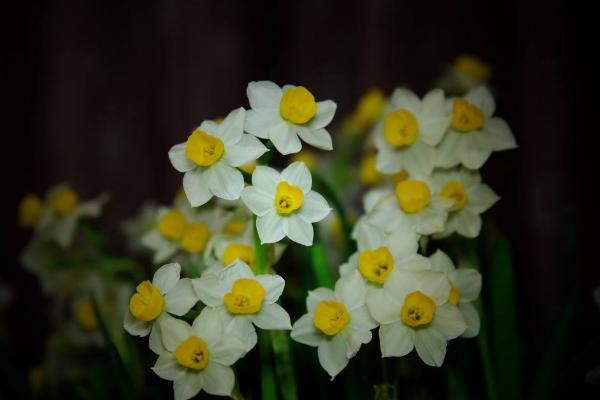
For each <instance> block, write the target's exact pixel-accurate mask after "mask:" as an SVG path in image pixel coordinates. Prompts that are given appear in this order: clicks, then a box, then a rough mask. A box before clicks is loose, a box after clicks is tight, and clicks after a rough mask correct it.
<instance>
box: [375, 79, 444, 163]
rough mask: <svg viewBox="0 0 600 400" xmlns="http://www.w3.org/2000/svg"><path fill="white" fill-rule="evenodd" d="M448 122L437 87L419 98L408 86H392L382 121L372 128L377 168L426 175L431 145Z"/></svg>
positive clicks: (433, 153) (432, 160) (432, 153)
mask: <svg viewBox="0 0 600 400" xmlns="http://www.w3.org/2000/svg"><path fill="white" fill-rule="evenodd" d="M449 124H450V113H449V112H448V110H447V109H446V99H445V98H444V92H443V91H442V90H441V89H434V90H432V91H430V92H429V93H427V94H426V95H425V96H424V97H423V100H420V99H419V98H418V97H417V96H416V95H415V94H414V93H413V92H411V91H410V90H408V89H404V88H398V89H396V90H395V91H394V93H393V94H392V96H391V98H390V103H389V105H388V107H387V112H386V114H385V116H384V118H383V120H382V122H380V123H379V124H377V126H376V127H375V133H374V135H375V146H377V150H378V152H377V161H376V164H377V169H378V170H379V171H381V172H383V173H386V174H393V173H396V172H400V171H402V170H407V171H408V172H409V173H411V174H412V173H418V174H430V173H431V171H433V167H434V166H435V157H436V150H435V146H436V145H437V144H438V143H439V142H440V140H442V137H443V136H444V133H445V132H446V130H447V129H448V125H449Z"/></svg>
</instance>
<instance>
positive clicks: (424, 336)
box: [415, 329, 446, 367]
mask: <svg viewBox="0 0 600 400" xmlns="http://www.w3.org/2000/svg"><path fill="white" fill-rule="evenodd" d="M415 349H416V350H417V353H418V354H419V357H421V360H423V362H424V363H425V364H427V365H430V366H432V367H441V366H442V363H443V362H444V357H445V356H446V339H445V338H444V336H442V334H441V333H439V332H437V331H435V330H433V329H420V330H418V331H416V332H415Z"/></svg>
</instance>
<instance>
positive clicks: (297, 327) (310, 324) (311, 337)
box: [290, 313, 324, 347]
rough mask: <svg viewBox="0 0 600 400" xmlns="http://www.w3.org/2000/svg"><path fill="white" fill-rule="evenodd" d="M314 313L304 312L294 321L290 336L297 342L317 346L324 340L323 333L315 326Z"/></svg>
mask: <svg viewBox="0 0 600 400" xmlns="http://www.w3.org/2000/svg"><path fill="white" fill-rule="evenodd" d="M313 318H314V315H313V314H312V313H311V314H304V315H303V316H302V317H300V319H298V320H297V321H296V322H294V325H293V326H292V332H291V333H290V337H291V338H292V339H294V340H295V341H296V342H299V343H302V344H305V345H307V346H313V347H316V346H318V345H319V343H321V341H322V340H324V337H323V334H322V333H321V332H319V331H318V330H317V329H316V328H315V323H314V321H313Z"/></svg>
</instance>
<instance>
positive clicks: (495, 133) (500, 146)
mask: <svg viewBox="0 0 600 400" xmlns="http://www.w3.org/2000/svg"><path fill="white" fill-rule="evenodd" d="M483 130H484V132H485V134H486V136H487V139H488V141H489V143H490V144H491V146H492V148H493V149H494V150H495V151H501V150H509V149H515V148H517V147H518V146H517V142H516V141H515V137H514V136H513V133H512V131H511V130H510V127H509V126H508V124H507V123H506V121H504V120H503V119H502V118H491V119H489V120H487V121H486V122H485V125H484V127H483Z"/></svg>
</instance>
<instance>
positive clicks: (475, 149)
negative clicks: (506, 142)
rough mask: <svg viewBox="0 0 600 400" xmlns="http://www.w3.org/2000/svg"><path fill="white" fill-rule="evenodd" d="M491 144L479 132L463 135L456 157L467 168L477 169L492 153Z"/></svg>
mask: <svg viewBox="0 0 600 400" xmlns="http://www.w3.org/2000/svg"><path fill="white" fill-rule="evenodd" d="M492 150H493V149H492V145H491V143H490V142H489V141H488V139H487V136H486V135H485V134H484V133H482V132H481V131H480V132H472V133H469V134H468V136H467V135H464V136H463V137H462V139H461V140H460V145H459V148H458V153H457V154H458V159H459V160H460V162H461V163H462V164H463V165H464V166H465V167H467V168H471V169H479V168H481V166H482V165H483V164H484V163H485V162H486V161H487V159H488V158H489V157H490V154H492Z"/></svg>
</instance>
